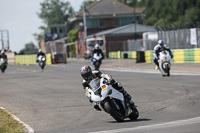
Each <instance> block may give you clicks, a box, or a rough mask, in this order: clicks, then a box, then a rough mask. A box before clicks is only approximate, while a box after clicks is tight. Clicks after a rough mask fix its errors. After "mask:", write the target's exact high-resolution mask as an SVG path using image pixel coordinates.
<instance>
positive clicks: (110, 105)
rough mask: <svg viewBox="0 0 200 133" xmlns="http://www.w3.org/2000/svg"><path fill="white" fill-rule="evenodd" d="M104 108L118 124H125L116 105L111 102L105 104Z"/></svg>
mask: <svg viewBox="0 0 200 133" xmlns="http://www.w3.org/2000/svg"><path fill="white" fill-rule="evenodd" d="M104 108H105V110H106V112H107V113H109V114H110V115H111V116H112V117H113V118H114V119H115V120H116V121H117V122H123V121H124V116H123V114H122V112H121V111H120V110H118V109H117V107H116V106H115V103H114V102H113V101H112V100H110V101H107V102H105V103H104Z"/></svg>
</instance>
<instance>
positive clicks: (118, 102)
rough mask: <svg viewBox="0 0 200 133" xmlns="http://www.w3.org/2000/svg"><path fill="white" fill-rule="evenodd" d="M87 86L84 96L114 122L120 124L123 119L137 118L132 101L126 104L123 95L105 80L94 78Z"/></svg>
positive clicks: (137, 114)
mask: <svg viewBox="0 0 200 133" xmlns="http://www.w3.org/2000/svg"><path fill="white" fill-rule="evenodd" d="M89 86H90V87H86V96H87V97H89V98H90V99H91V100H92V101H93V102H95V103H96V104H97V105H99V107H100V108H101V109H103V110H104V111H105V112H107V113H108V114H110V115H111V116H112V117H113V118H114V119H115V120H116V121H118V122H122V121H124V119H125V118H129V119H131V120H136V119H137V118H138V117H139V112H138V110H137V108H136V106H135V105H134V103H133V101H131V102H127V101H126V100H125V98H124V96H123V94H122V93H121V92H119V91H117V90H116V89H114V88H113V87H112V85H110V84H109V83H108V82H107V80H106V79H105V78H95V79H93V80H92V81H91V82H90V83H89Z"/></svg>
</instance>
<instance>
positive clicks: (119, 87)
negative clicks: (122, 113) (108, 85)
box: [113, 82, 131, 102]
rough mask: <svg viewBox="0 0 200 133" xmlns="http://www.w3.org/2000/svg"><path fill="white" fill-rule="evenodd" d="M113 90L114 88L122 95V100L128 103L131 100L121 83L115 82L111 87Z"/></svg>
mask: <svg viewBox="0 0 200 133" xmlns="http://www.w3.org/2000/svg"><path fill="white" fill-rule="evenodd" d="M113 87H114V88H116V89H117V90H118V91H119V92H121V93H122V94H123V95H124V98H125V99H126V100H127V101H128V102H129V101H130V100H131V96H130V95H129V94H128V92H127V91H125V89H124V87H123V86H122V84H121V83H119V82H115V84H114V85H113Z"/></svg>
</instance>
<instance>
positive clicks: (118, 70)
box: [101, 68, 200, 76]
mask: <svg viewBox="0 0 200 133" xmlns="http://www.w3.org/2000/svg"><path fill="white" fill-rule="evenodd" d="M101 70H105V71H117V72H134V73H152V74H161V73H160V71H158V70H154V71H153V70H148V69H122V68H120V69H117V68H101ZM171 75H188V76H200V73H198V72H197V73H190V72H181V71H180V72H174V71H171Z"/></svg>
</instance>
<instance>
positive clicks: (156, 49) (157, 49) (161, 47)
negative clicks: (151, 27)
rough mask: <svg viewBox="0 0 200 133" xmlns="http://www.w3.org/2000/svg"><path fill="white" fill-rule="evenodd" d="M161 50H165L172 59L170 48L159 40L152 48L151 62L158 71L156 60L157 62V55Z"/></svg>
mask: <svg viewBox="0 0 200 133" xmlns="http://www.w3.org/2000/svg"><path fill="white" fill-rule="evenodd" d="M163 50H167V51H168V52H169V54H170V56H171V59H172V58H173V54H172V51H171V50H170V48H169V47H168V46H167V45H165V44H164V41H163V40H159V41H158V44H157V45H156V46H155V47H154V54H153V55H154V58H153V61H154V63H155V65H156V67H155V69H156V70H158V68H159V64H158V60H159V53H160V52H161V51H163Z"/></svg>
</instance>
